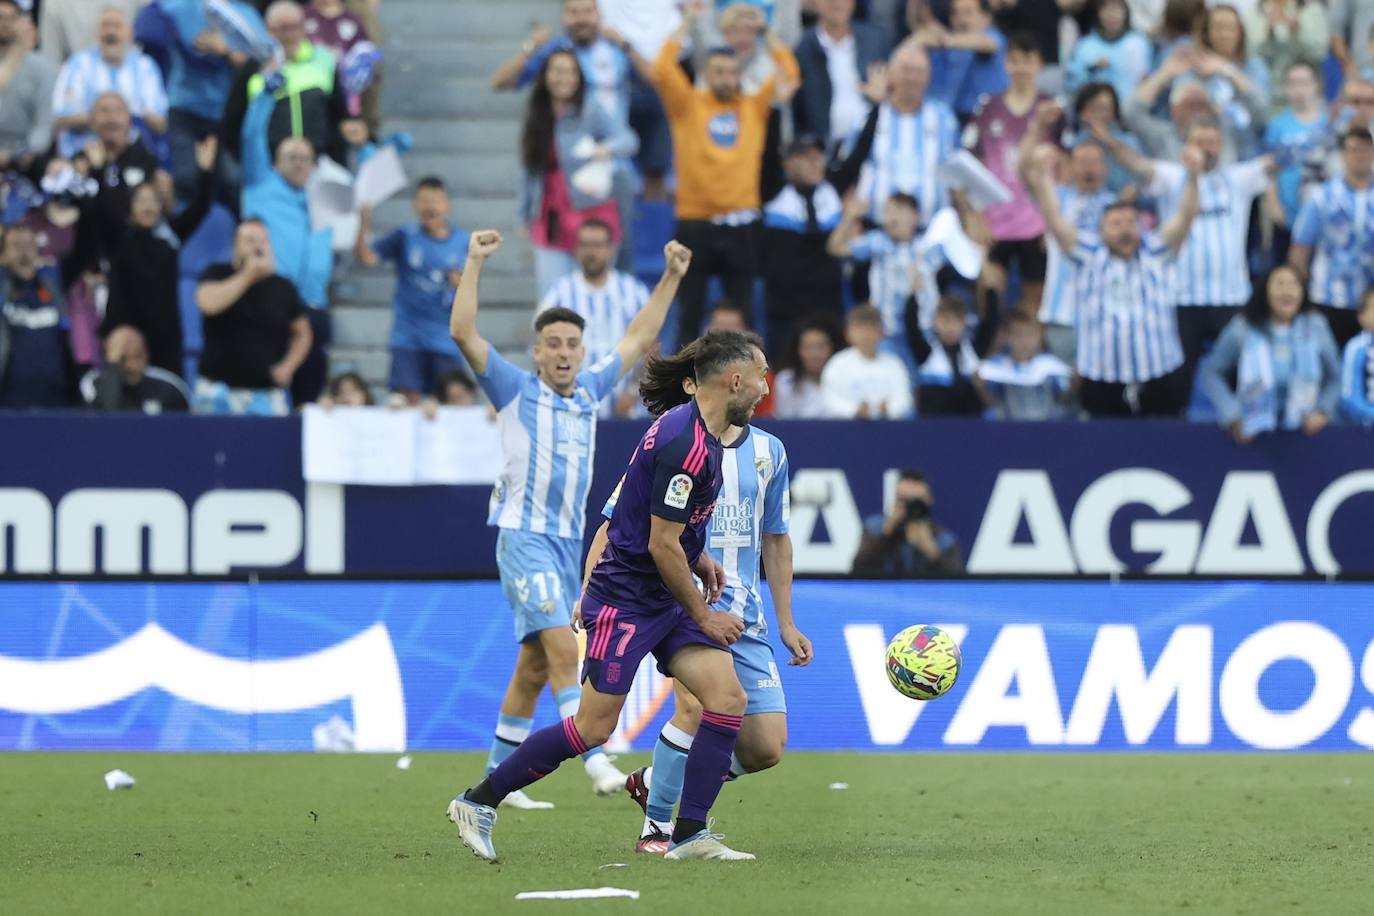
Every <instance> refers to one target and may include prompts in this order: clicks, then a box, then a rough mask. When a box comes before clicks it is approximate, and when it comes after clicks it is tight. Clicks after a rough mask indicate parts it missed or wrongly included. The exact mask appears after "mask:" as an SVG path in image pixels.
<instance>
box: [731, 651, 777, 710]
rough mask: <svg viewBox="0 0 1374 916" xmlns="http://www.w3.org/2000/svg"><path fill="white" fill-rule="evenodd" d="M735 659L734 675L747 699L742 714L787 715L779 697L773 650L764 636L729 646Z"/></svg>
mask: <svg viewBox="0 0 1374 916" xmlns="http://www.w3.org/2000/svg"><path fill="white" fill-rule="evenodd" d="M730 653H731V654H732V655H734V657H735V674H736V675H737V676H738V677H739V683H740V686H741V687H743V688H744V694H745V696H747V697H748V698H749V705H748V706H747V707H745V710H744V714H745V715H746V716H753V715H757V714H759V713H763V712H781V713H785V712H787V700H786V698H785V697H784V696H783V694H782V678H781V677H780V676H779V675H778V663H777V662H776V661H775V660H774V659H773V646H772V645H771V644H770V643H769V642H768V639H767V638H766V637H763V636H749V635H747V634H746V635H744V636H741V637H740V638H739V639H738V640H736V641H735V643H734V644H733V645H731V646H730Z"/></svg>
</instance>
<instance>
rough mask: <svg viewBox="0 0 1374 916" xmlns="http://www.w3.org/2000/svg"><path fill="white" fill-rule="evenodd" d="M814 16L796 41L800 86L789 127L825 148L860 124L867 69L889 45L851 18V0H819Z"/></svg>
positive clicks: (863, 114)
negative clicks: (815, 19) (815, 15)
mask: <svg viewBox="0 0 1374 916" xmlns="http://www.w3.org/2000/svg"><path fill="white" fill-rule="evenodd" d="M816 7H817V13H818V14H819V16H820V18H819V20H818V21H817V22H816V24H815V25H814V26H812V27H811V28H809V29H807V30H806V32H805V33H804V34H803V35H802V39H801V41H800V42H798V43H797V48H796V57H797V66H799V67H800V68H801V77H802V82H801V88H800V89H799V90H798V91H797V94H796V95H795V96H794V97H793V98H792V111H793V117H794V123H795V131H796V133H797V134H800V135H807V134H809V135H811V136H815V137H819V138H820V139H821V140H822V141H823V142H825V143H826V144H827V146H829V145H831V144H833V143H837V142H839V141H843V140H847V139H848V138H849V137H850V136H852V135H853V134H854V133H856V132H857V131H858V130H859V129H860V128H862V127H863V125H864V120H865V119H866V118H867V117H868V111H869V104H868V99H866V98H865V97H864V84H865V83H866V82H867V80H868V77H869V68H870V67H872V66H873V65H875V64H882V63H884V62H885V61H886V60H887V55H888V52H889V51H890V50H891V43H890V42H889V41H888V37H887V34H886V33H885V32H883V31H882V30H881V29H877V28H874V27H873V26H871V25H869V24H867V23H864V22H854V21H852V20H853V18H854V0H819V2H818V3H817V4H816Z"/></svg>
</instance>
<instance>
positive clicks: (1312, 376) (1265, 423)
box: [1236, 313, 1322, 436]
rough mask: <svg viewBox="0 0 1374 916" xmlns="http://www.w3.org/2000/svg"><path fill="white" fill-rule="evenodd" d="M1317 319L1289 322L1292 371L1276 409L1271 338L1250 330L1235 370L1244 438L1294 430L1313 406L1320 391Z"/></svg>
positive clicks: (1307, 316)
mask: <svg viewBox="0 0 1374 916" xmlns="http://www.w3.org/2000/svg"><path fill="white" fill-rule="evenodd" d="M1321 320H1322V319H1321V317H1320V316H1319V315H1316V314H1312V313H1306V314H1301V315H1298V317H1296V318H1294V319H1293V328H1292V335H1291V337H1292V344H1293V367H1292V371H1291V372H1290V373H1289V376H1288V396H1287V398H1286V403H1284V404H1283V405H1281V406H1280V404H1279V392H1278V384H1277V382H1276V381H1275V377H1274V376H1275V373H1274V352H1273V338H1272V337H1271V336H1270V334H1269V332H1268V331H1267V330H1264V331H1261V330H1257V329H1255V328H1253V327H1252V328H1250V329H1249V332H1248V333H1247V335H1246V338H1245V346H1244V348H1243V349H1242V350H1241V353H1240V363H1239V365H1238V366H1237V368H1236V394H1237V396H1238V397H1239V399H1240V410H1241V428H1242V430H1243V432H1244V433H1245V435H1247V436H1253V435H1255V434H1257V433H1264V432H1271V431H1273V430H1275V429H1279V428H1280V427H1281V428H1283V429H1298V428H1299V427H1301V426H1302V419H1303V417H1305V416H1307V414H1309V413H1311V412H1312V409H1313V408H1314V407H1316V406H1317V395H1318V392H1320V391H1321V381H1322V364H1321V354H1320V351H1319V338H1318V336H1317V330H1318V329H1317V324H1316V323H1317V322H1319V321H1321Z"/></svg>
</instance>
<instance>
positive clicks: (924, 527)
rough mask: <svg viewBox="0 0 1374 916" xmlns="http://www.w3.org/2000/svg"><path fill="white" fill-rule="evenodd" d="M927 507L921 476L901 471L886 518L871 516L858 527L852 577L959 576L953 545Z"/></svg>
mask: <svg viewBox="0 0 1374 916" xmlns="http://www.w3.org/2000/svg"><path fill="white" fill-rule="evenodd" d="M933 504H934V497H933V495H932V494H931V490H930V481H929V480H928V479H927V478H926V475H925V474H922V473H921V472H920V471H916V470H904V471H902V472H901V475H900V477H898V479H897V493H896V498H895V499H894V500H893V501H892V508H891V509H890V510H888V513H887V515H886V517H883V516H874V517H872V518H870V519H869V520H868V522H867V524H866V525H865V526H864V527H865V529H866V530H865V531H864V536H863V540H862V541H861V542H860V543H859V552H858V553H856V554H855V555H854V570H853V574H854V575H856V576H893V577H898V578H918V577H922V576H947V575H953V574H956V573H962V572H963V571H964V556H963V551H962V549H961V548H960V547H959V539H958V538H957V537H955V536H954V533H953V532H951V531H946V530H945V529H944V528H942V527H940V525H939V523H937V522H936V521H935V519H934V518H933V517H932V515H931V506H932V505H933Z"/></svg>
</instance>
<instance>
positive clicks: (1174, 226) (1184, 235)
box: [1159, 146, 1203, 254]
mask: <svg viewBox="0 0 1374 916" xmlns="http://www.w3.org/2000/svg"><path fill="white" fill-rule="evenodd" d="M1180 156H1181V158H1182V159H1183V166H1184V168H1186V169H1187V170H1188V180H1187V182H1186V183H1185V184H1184V185H1183V195H1182V196H1181V197H1180V198H1179V200H1178V209H1176V210H1175V211H1174V215H1173V216H1171V217H1169V219H1168V220H1167V221H1166V222H1165V223H1164V225H1163V226H1161V227H1160V230H1159V237H1160V239H1161V240H1162V241H1163V242H1164V245H1165V247H1167V248H1168V249H1169V251H1170V252H1171V253H1173V254H1178V252H1179V249H1180V248H1182V247H1183V243H1184V242H1186V241H1187V240H1188V232H1189V231H1190V230H1191V229H1192V228H1193V220H1194V219H1196V218H1197V215H1198V207H1199V201H1198V192H1197V179H1198V175H1200V174H1202V167H1203V154H1202V150H1200V149H1198V148H1197V147H1195V146H1185V147H1184V148H1183V152H1182V153H1181V154H1180Z"/></svg>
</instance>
